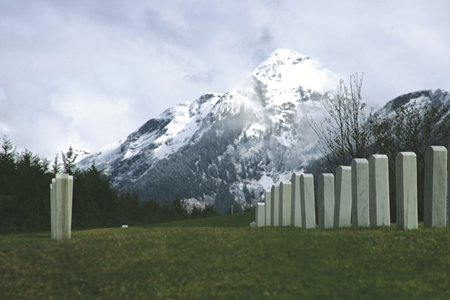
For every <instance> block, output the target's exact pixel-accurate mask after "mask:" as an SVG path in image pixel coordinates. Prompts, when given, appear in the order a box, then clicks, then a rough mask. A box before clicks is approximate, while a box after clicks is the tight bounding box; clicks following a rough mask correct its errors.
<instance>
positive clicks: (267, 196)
mask: <svg viewBox="0 0 450 300" xmlns="http://www.w3.org/2000/svg"><path fill="white" fill-rule="evenodd" d="M264 203H265V204H266V205H265V210H266V226H271V220H272V218H271V214H272V196H271V192H270V191H269V190H266V191H265V195H264Z"/></svg>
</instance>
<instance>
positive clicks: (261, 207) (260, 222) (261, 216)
mask: <svg viewBox="0 0 450 300" xmlns="http://www.w3.org/2000/svg"><path fill="white" fill-rule="evenodd" d="M255 210H256V211H255V215H256V218H255V219H256V220H255V223H256V227H264V226H266V209H265V204H264V203H262V202H258V203H256V207H255Z"/></svg>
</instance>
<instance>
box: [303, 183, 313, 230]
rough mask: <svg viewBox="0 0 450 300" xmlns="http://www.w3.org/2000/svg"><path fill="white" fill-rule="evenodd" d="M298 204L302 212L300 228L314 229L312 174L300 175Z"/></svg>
mask: <svg viewBox="0 0 450 300" xmlns="http://www.w3.org/2000/svg"><path fill="white" fill-rule="evenodd" d="M300 202H301V211H302V228H304V229H308V228H316V209H315V205H314V177H313V175H312V174H301V175H300Z"/></svg>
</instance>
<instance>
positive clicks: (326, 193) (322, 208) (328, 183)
mask: <svg viewBox="0 0 450 300" xmlns="http://www.w3.org/2000/svg"><path fill="white" fill-rule="evenodd" d="M318 194H319V195H318V196H319V197H318V201H319V202H318V219H319V228H333V215H334V175H333V174H320V175H319V190H318Z"/></svg>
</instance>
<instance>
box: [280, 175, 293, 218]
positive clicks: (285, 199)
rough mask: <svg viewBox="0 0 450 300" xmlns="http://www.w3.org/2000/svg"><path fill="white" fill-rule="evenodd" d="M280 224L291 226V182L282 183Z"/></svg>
mask: <svg viewBox="0 0 450 300" xmlns="http://www.w3.org/2000/svg"><path fill="white" fill-rule="evenodd" d="M280 226H291V184H290V183H283V182H281V183H280Z"/></svg>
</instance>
